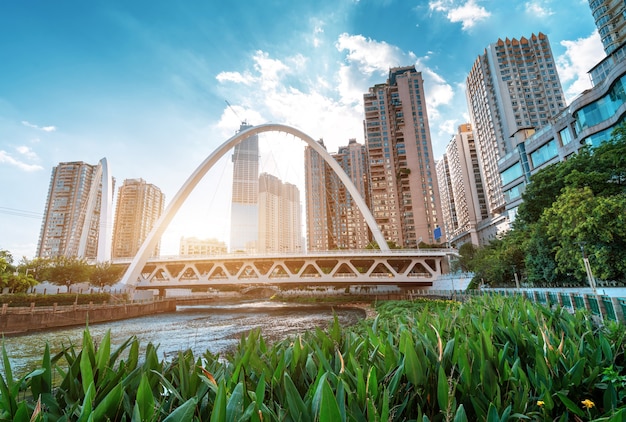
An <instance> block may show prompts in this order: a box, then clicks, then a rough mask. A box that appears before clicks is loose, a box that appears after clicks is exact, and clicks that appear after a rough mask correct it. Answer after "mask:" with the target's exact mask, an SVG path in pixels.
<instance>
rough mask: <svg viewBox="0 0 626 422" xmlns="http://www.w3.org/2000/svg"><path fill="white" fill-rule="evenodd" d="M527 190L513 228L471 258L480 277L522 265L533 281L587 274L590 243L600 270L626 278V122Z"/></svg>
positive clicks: (494, 279) (489, 278)
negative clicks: (601, 141)
mask: <svg viewBox="0 0 626 422" xmlns="http://www.w3.org/2000/svg"><path fill="white" fill-rule="evenodd" d="M522 198H523V203H522V204H521V205H520V206H519V208H518V213H517V219H516V221H515V223H514V224H513V229H512V230H511V231H509V232H508V233H507V234H506V235H505V236H504V237H503V238H502V239H499V240H497V241H495V242H493V243H492V244H490V245H488V246H486V247H484V248H481V249H479V250H478V251H474V252H472V253H473V255H474V256H473V258H470V259H469V262H466V263H465V266H467V267H468V268H469V269H470V270H472V271H474V272H475V273H476V280H479V281H480V280H484V281H485V282H487V283H490V284H492V285H501V284H508V283H510V281H511V279H512V277H511V272H512V271H513V268H515V269H516V270H517V271H519V272H520V274H522V275H523V277H524V279H525V280H526V281H528V282H530V283H533V284H548V285H559V284H561V283H564V282H573V281H575V280H577V281H584V280H585V279H586V273H585V269H584V265H583V254H582V251H581V247H580V246H581V245H584V248H585V253H586V255H587V256H588V258H589V263H590V266H591V268H592V271H593V273H594V276H595V277H596V278H599V279H602V280H621V281H626V124H622V125H620V126H619V127H617V128H616V129H615V130H614V131H613V133H612V136H611V139H610V140H608V141H607V142H605V143H603V144H601V145H599V146H598V147H596V148H591V147H584V148H583V149H581V150H580V151H579V152H578V153H577V154H576V155H574V156H572V157H570V158H568V159H567V160H566V161H562V162H559V163H556V164H552V165H550V166H548V167H546V168H544V169H542V170H540V171H538V172H537V173H536V174H534V175H533V176H532V177H531V179H530V183H529V184H528V185H527V186H526V190H525V192H524V193H523V195H522ZM463 252H464V251H461V254H462V255H463V254H464V253H463ZM465 253H466V254H467V251H465ZM468 256H469V255H468ZM509 269H510V270H509Z"/></svg>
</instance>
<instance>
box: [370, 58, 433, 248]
mask: <svg viewBox="0 0 626 422" xmlns="http://www.w3.org/2000/svg"><path fill="white" fill-rule="evenodd" d="M363 100H364V107H365V122H364V125H365V143H366V146H367V152H368V156H369V172H370V180H371V187H370V188H371V209H372V213H373V214H374V218H375V219H376V222H377V224H378V226H379V227H380V229H381V231H382V233H383V235H384V236H385V239H387V241H392V242H394V243H396V244H397V245H398V246H400V247H405V248H417V247H418V245H419V243H420V242H425V243H431V244H432V243H439V242H441V241H443V239H441V238H436V234H437V231H438V230H436V229H440V228H441V227H440V225H441V224H442V223H443V221H442V217H441V205H440V199H439V189H438V185H437V173H436V168H435V160H434V156H433V151H432V145H431V139H430V127H429V125H428V113H427V111H426V95H425V92H424V82H423V80H422V74H421V73H420V72H418V71H416V70H415V67H414V66H408V67H399V68H392V69H390V71H389V79H388V80H387V82H386V83H384V84H379V85H375V86H373V87H371V88H370V89H369V92H368V93H366V94H364V96H363Z"/></svg>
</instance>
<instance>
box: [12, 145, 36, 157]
mask: <svg viewBox="0 0 626 422" xmlns="http://www.w3.org/2000/svg"><path fill="white" fill-rule="evenodd" d="M15 149H16V150H17V152H19V153H20V154H21V155H23V156H25V157H26V158H28V159H29V160H35V159H37V158H38V157H37V154H35V152H34V151H33V150H32V149H31V148H30V147H27V146H25V145H22V146H19V147H17V148H15Z"/></svg>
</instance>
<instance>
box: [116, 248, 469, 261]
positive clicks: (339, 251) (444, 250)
mask: <svg viewBox="0 0 626 422" xmlns="http://www.w3.org/2000/svg"><path fill="white" fill-rule="evenodd" d="M431 253H447V254H455V253H458V251H457V250H456V249H454V248H421V249H391V250H389V251H382V250H380V249H337V250H330V251H307V252H280V253H278V252H272V253H252V254H249V253H227V254H219V255H161V256H159V257H152V258H149V259H148V261H147V262H155V261H156V262H163V261H187V260H188V261H193V260H209V261H212V260H233V259H251V258H253V259H264V258H276V257H277V256H280V257H281V258H291V257H293V258H297V257H309V258H310V257H317V256H330V255H337V256H353V255H354V256H359V255H429V254H431ZM131 261H132V258H116V259H114V260H113V261H112V263H113V264H129V263H130V262H131Z"/></svg>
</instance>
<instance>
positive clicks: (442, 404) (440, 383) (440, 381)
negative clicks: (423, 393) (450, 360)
mask: <svg viewBox="0 0 626 422" xmlns="http://www.w3.org/2000/svg"><path fill="white" fill-rule="evenodd" d="M449 389H450V387H449V386H448V376H447V375H446V371H444V369H443V366H442V365H439V371H438V376H437V401H438V403H439V408H440V409H441V410H442V411H443V412H446V411H447V409H448V400H449V395H448V390H449Z"/></svg>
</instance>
